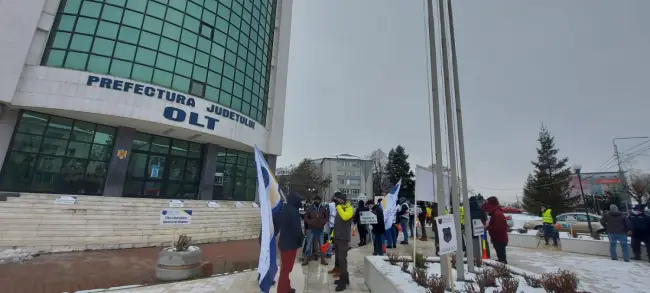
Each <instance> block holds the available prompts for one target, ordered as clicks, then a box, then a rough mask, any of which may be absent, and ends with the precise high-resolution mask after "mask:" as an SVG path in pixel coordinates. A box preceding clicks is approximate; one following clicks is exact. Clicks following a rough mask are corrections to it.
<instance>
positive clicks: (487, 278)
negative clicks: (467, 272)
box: [474, 268, 497, 290]
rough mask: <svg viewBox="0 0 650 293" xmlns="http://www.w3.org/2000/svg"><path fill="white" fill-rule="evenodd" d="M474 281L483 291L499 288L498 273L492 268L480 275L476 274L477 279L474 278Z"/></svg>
mask: <svg viewBox="0 0 650 293" xmlns="http://www.w3.org/2000/svg"><path fill="white" fill-rule="evenodd" d="M474 281H475V282H476V284H477V285H478V286H479V288H481V289H482V290H484V289H485V288H488V287H496V286H497V277H496V272H495V271H494V270H493V269H491V268H487V269H484V270H482V271H481V272H480V273H478V274H476V277H474Z"/></svg>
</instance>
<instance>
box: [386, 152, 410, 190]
mask: <svg viewBox="0 0 650 293" xmlns="http://www.w3.org/2000/svg"><path fill="white" fill-rule="evenodd" d="M408 158H409V156H408V155H407V154H406V151H405V150H404V147H402V146H401V145H398V146H397V147H396V148H394V149H391V150H390V152H388V163H387V164H386V176H387V178H388V181H389V182H390V184H391V185H395V184H397V182H398V181H399V180H400V179H402V186H401V188H400V191H399V195H398V196H399V197H406V198H407V199H410V200H413V199H415V181H413V177H415V175H414V174H413V171H411V165H410V164H409V162H408Z"/></svg>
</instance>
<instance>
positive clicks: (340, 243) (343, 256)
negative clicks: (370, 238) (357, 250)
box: [334, 192, 354, 292]
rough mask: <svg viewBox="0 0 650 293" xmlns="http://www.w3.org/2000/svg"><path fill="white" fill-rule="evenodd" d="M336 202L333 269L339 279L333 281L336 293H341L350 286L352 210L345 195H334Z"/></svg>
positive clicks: (338, 193)
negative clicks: (336, 263)
mask: <svg viewBox="0 0 650 293" xmlns="http://www.w3.org/2000/svg"><path fill="white" fill-rule="evenodd" d="M334 199H335V200H336V214H337V215H336V219H335V220H334V253H335V257H336V261H337V262H338V264H339V266H338V268H334V269H335V272H334V275H335V276H337V275H338V277H339V279H338V280H336V281H334V283H335V284H336V289H335V291H336V292H341V291H343V290H345V289H346V288H347V286H348V285H349V284H350V275H349V274H348V249H349V248H350V240H351V238H352V235H351V233H352V225H351V222H352V217H353V216H354V209H353V208H352V206H351V205H350V203H348V202H347V199H346V196H345V194H342V193H340V192H337V193H335V194H334Z"/></svg>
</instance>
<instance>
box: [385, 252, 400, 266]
mask: <svg viewBox="0 0 650 293" xmlns="http://www.w3.org/2000/svg"><path fill="white" fill-rule="evenodd" d="M400 260H402V257H400V256H399V253H397V252H389V253H388V262H389V263H390V264H392V265H394V266H396V265H397V263H398V262H399V261H400Z"/></svg>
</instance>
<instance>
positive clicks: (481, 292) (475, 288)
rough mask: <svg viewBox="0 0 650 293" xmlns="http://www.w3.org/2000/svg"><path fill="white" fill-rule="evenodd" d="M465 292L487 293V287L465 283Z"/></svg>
mask: <svg viewBox="0 0 650 293" xmlns="http://www.w3.org/2000/svg"><path fill="white" fill-rule="evenodd" d="M465 292H467V293H485V287H481V286H480V285H476V284H474V283H465Z"/></svg>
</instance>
